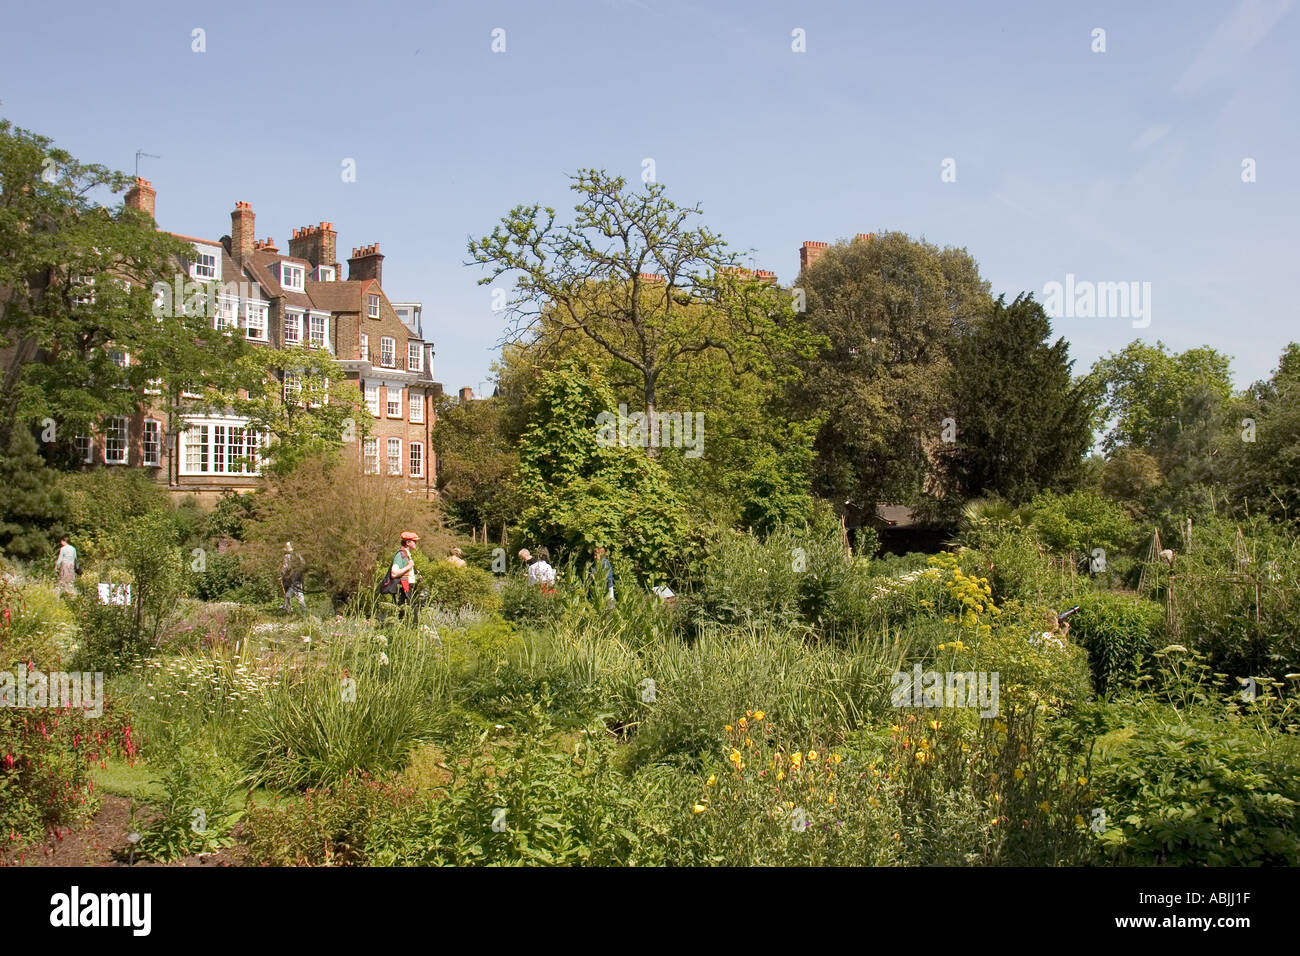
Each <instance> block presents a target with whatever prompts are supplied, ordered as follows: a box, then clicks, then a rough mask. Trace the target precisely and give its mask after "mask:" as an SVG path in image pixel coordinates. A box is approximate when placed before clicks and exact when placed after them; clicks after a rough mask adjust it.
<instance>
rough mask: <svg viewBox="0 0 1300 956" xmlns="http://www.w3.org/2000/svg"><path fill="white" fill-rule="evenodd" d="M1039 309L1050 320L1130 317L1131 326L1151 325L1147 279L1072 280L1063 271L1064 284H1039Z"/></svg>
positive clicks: (1069, 274) (1068, 273)
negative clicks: (1120, 280) (1132, 280)
mask: <svg viewBox="0 0 1300 956" xmlns="http://www.w3.org/2000/svg"><path fill="white" fill-rule="evenodd" d="M1043 311H1044V312H1046V313H1047V314H1048V316H1050V317H1051V318H1053V319H1132V320H1133V328H1135V329H1145V328H1146V327H1147V326H1149V325H1150V324H1151V283H1150V282H1089V281H1087V280H1086V279H1085V280H1083V281H1076V280H1075V278H1074V273H1073V272H1067V273H1066V274H1065V283H1064V285H1063V284H1061V283H1060V282H1048V283H1047V284H1046V285H1044V286H1043Z"/></svg>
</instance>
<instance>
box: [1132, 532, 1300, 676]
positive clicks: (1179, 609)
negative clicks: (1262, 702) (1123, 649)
mask: <svg viewBox="0 0 1300 956" xmlns="http://www.w3.org/2000/svg"><path fill="white" fill-rule="evenodd" d="M1238 528H1240V529H1241V538H1240V542H1239V541H1238V537H1237V534H1238ZM1172 572H1173V585H1172V586H1173V590H1174V595H1173V604H1174V618H1175V623H1176V627H1177V630H1176V632H1175V633H1174V634H1171V635H1170V636H1171V638H1174V639H1176V640H1178V641H1179V642H1180V643H1183V644H1186V645H1188V646H1189V647H1192V648H1194V649H1196V650H1199V651H1201V652H1202V653H1204V654H1205V655H1206V656H1207V657H1208V658H1209V664H1210V666H1211V668H1212V669H1213V670H1214V671H1218V672H1222V673H1226V674H1227V675H1228V676H1229V678H1237V677H1247V676H1252V675H1254V676H1260V675H1271V676H1273V677H1279V678H1280V677H1282V676H1283V675H1284V674H1285V673H1287V672H1289V671H1294V670H1296V669H1297V664H1300V628H1297V627H1296V624H1295V609H1296V603H1297V601H1300V539H1297V538H1296V537H1294V536H1293V535H1292V534H1290V533H1288V532H1286V531H1284V530H1282V529H1281V528H1280V527H1278V526H1276V525H1271V524H1269V523H1267V522H1265V521H1263V520H1254V521H1249V522H1247V521H1243V522H1241V523H1240V524H1238V523H1235V522H1231V521H1227V520H1223V519H1209V520H1206V521H1204V522H1202V523H1200V524H1199V525H1197V526H1196V528H1195V530H1194V532H1193V543H1192V547H1191V548H1190V549H1189V550H1186V551H1180V552H1179V553H1178V555H1177V557H1176V559H1175V562H1174V566H1173V569H1172ZM1157 573H1158V574H1160V575H1162V578H1164V579H1167V575H1165V574H1164V572H1163V570H1158V571H1157Z"/></svg>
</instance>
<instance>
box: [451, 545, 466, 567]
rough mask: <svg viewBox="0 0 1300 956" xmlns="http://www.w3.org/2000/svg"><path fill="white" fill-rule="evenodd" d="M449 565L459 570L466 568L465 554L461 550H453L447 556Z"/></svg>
mask: <svg viewBox="0 0 1300 956" xmlns="http://www.w3.org/2000/svg"><path fill="white" fill-rule="evenodd" d="M447 563H448V564H451V565H454V566H455V567H458V568H463V567H465V552H464V551H462V550H461V549H460V548H452V549H451V553H450V554H448V555H447Z"/></svg>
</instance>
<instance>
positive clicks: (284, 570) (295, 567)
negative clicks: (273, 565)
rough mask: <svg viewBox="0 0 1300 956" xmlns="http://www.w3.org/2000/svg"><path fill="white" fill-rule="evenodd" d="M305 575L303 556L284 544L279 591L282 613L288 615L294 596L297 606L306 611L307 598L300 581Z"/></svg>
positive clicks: (288, 544)
mask: <svg viewBox="0 0 1300 956" xmlns="http://www.w3.org/2000/svg"><path fill="white" fill-rule="evenodd" d="M306 573H307V562H306V561H305V560H304V559H303V556H302V555H300V554H298V553H296V552H295V551H294V550H293V545H292V544H291V543H290V542H288V541H286V542H285V543H284V560H283V561H281V562H280V589H281V590H282V591H284V613H285V614H288V613H289V608H290V607H291V606H292V601H293V598H294V596H295V595H296V596H297V598H298V604H299V605H300V606H301V607H302V609H303V610H304V611H305V610H307V598H306V596H305V595H304V593H303V587H302V581H303V577H304V576H305V575H306Z"/></svg>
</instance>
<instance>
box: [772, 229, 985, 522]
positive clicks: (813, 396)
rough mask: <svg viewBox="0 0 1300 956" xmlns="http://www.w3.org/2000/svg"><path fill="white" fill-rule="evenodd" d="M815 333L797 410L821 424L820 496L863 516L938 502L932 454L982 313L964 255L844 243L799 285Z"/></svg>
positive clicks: (878, 239)
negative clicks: (955, 375)
mask: <svg viewBox="0 0 1300 956" xmlns="http://www.w3.org/2000/svg"><path fill="white" fill-rule="evenodd" d="M798 288H800V289H802V290H803V292H804V294H805V296H806V303H807V309H808V315H807V319H808V323H809V325H810V328H811V331H812V332H814V333H817V334H820V335H822V336H824V337H825V340H826V342H827V344H826V346H825V347H824V348H823V349H822V350H821V351H820V353H819V354H817V355H816V356H814V357H813V358H810V359H808V360H807V361H806V362H805V369H804V372H805V374H804V376H803V380H802V383H801V385H800V386H799V388H798V389H797V392H796V398H797V401H798V403H799V404H800V405H803V406H805V407H810V408H813V409H816V410H817V411H818V412H820V413H821V414H822V415H823V416H824V424H823V425H822V427H821V430H820V433H819V434H818V436H817V442H816V448H817V455H818V458H817V465H816V470H815V478H816V485H815V487H816V489H817V491H818V492H819V493H820V494H822V495H824V496H825V497H828V498H830V499H831V500H832V501H834V502H836V503H837V504H838V503H839V502H842V501H844V500H845V499H846V498H851V499H853V500H854V501H855V502H856V503H857V504H859V505H861V506H863V507H866V508H871V507H874V505H875V504H876V503H877V502H878V501H881V500H885V499H889V498H892V499H894V500H902V501H908V502H915V501H917V500H918V499H920V498H921V497H922V495H923V493H924V492H926V491H929V492H930V493H932V494H938V493H940V492H941V490H942V489H940V488H937V487H936V486H935V482H934V480H933V479H934V478H935V477H936V476H937V475H938V473H939V468H938V464H937V451H938V449H939V445H940V442H941V440H942V437H943V431H944V419H945V418H948V417H952V414H951V405H950V402H949V400H948V398H949V396H948V384H949V381H950V377H951V369H952V350H953V348H954V345H955V343H956V342H957V340H958V339H959V338H960V337H961V336H962V335H963V334H964V333H965V332H966V331H967V330H968V329H969V328H970V327H971V326H972V325H973V324H974V323H975V322H976V321H977V319H978V317H979V316H981V315H984V314H987V313H988V311H989V304H990V298H989V290H988V283H987V282H985V281H984V280H983V279H981V278H980V275H979V269H978V267H977V266H976V264H975V261H974V259H972V258H971V256H970V254H969V253H967V252H966V251H965V250H964V249H952V248H948V249H939V248H937V247H935V246H933V245H931V244H929V243H927V242H924V241H920V240H915V239H912V238H910V237H908V236H906V235H903V234H902V233H896V232H885V233H881V234H878V235H876V236H874V237H870V238H863V239H858V240H855V241H853V242H851V243H847V242H841V243H838V244H836V245H833V246H831V247H830V248H829V249H827V250H826V251H825V252H824V253H823V254H822V255H821V256H820V257H819V258H818V259H817V260H816V261H814V262H813V264H812V265H811V266H809V267H808V268H806V269H805V270H804V271H803V272H802V273H801V274H800V276H799V281H798Z"/></svg>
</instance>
